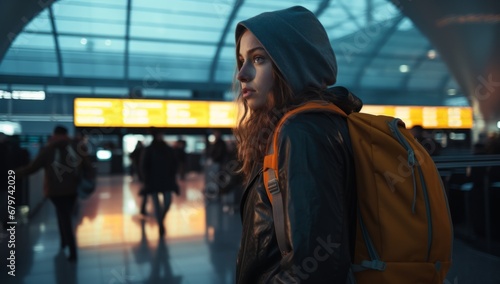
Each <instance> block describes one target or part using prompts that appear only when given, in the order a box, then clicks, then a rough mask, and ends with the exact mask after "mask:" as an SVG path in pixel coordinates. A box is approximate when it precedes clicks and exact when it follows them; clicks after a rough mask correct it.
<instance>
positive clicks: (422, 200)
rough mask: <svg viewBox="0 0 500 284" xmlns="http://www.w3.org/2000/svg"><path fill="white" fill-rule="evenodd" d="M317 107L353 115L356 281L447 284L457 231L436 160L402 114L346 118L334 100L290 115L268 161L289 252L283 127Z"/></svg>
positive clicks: (279, 229) (281, 240)
mask: <svg viewBox="0 0 500 284" xmlns="http://www.w3.org/2000/svg"><path fill="white" fill-rule="evenodd" d="M314 111H316V112H318V111H319V112H325V111H329V112H334V113H337V114H339V115H342V116H344V117H346V118H347V123H348V128H349V136H350V137H351V143H352V148H353V156H354V166H355V177H356V190H357V194H356V195H357V204H358V211H357V212H358V213H357V215H358V216H357V217H358V218H357V229H356V230H357V232H356V240H355V255H354V259H353V264H352V267H351V270H352V272H353V274H352V273H351V274H350V275H351V279H350V280H351V283H355V282H356V283H384V284H391V283H394V284H400V283H405V284H411V283H415V284H416V283H426V284H430V283H436V284H437V283H439V284H442V283H443V281H444V280H445V277H446V274H447V272H448V270H449V268H450V266H451V257H452V247H453V228H452V222H451V217H450V213H449V208H448V201H447V197H446V193H445V190H444V187H443V184H442V181H441V177H440V175H439V173H438V171H437V169H436V166H435V165H434V162H433V160H432V158H431V157H430V156H429V154H428V153H427V151H426V150H425V149H424V148H423V147H422V146H421V145H420V144H419V143H418V141H416V140H415V139H414V138H413V136H412V135H411V133H410V132H409V131H408V130H407V129H406V128H405V125H404V123H403V122H402V121H401V120H400V119H397V118H393V117H389V116H375V115H370V114H364V113H351V114H349V115H346V114H345V113H344V112H343V111H342V110H341V109H340V108H339V107H337V106H336V105H334V104H329V103H321V102H309V103H306V104H304V105H302V106H300V107H298V108H296V109H293V110H292V111H289V112H287V113H286V114H285V115H284V116H283V117H282V118H281V120H280V122H279V123H278V126H277V127H276V129H275V131H274V134H273V141H272V145H271V146H270V148H269V149H268V151H267V153H268V155H266V157H265V159H264V167H263V173H264V184H265V187H266V191H267V195H268V197H269V199H270V200H271V203H272V207H273V218H274V226H275V231H276V237H277V240H278V245H279V247H280V250H281V252H282V253H286V252H287V245H286V239H285V233H284V230H285V229H284V228H285V227H284V218H283V217H284V216H283V214H284V213H283V200H282V197H281V193H280V189H279V183H278V157H277V153H278V149H277V143H278V137H279V132H280V130H281V127H282V125H283V124H284V123H285V121H286V120H287V119H288V118H289V117H291V116H293V115H296V114H297V113H300V112H314ZM352 275H354V278H355V280H354V279H352V278H353V277H352Z"/></svg>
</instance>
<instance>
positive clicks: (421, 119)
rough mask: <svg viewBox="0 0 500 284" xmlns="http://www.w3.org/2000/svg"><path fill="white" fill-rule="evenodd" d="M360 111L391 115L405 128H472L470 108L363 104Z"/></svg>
mask: <svg viewBox="0 0 500 284" xmlns="http://www.w3.org/2000/svg"><path fill="white" fill-rule="evenodd" d="M361 112H364V113H370V114H375V115H387V116H393V117H397V118H399V119H401V120H402V121H404V123H405V125H406V128H411V127H412V126H415V125H420V126H422V127H423V128H440V129H442V128H453V129H459V128H461V129H470V128H472V123H473V118H472V108H470V107H447V106H378V105H377V106H375V105H366V106H363V108H362V109H361Z"/></svg>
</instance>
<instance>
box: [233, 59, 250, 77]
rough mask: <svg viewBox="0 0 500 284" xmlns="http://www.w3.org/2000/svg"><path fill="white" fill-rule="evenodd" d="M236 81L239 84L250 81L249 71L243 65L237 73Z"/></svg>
mask: <svg viewBox="0 0 500 284" xmlns="http://www.w3.org/2000/svg"><path fill="white" fill-rule="evenodd" d="M236 79H238V81H240V82H248V81H249V80H250V74H249V70H248V67H247V65H246V64H245V63H244V64H243V65H242V66H241V68H240V70H239V71H238V74H237V76H236Z"/></svg>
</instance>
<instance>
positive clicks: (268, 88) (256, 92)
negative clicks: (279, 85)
mask: <svg viewBox="0 0 500 284" xmlns="http://www.w3.org/2000/svg"><path fill="white" fill-rule="evenodd" d="M238 60H239V64H238V66H241V67H240V70H239V71H238V75H237V79H238V80H239V81H240V83H241V95H242V97H243V99H244V100H245V101H246V103H247V105H248V107H249V108H250V109H252V110H255V109H259V108H261V107H263V106H265V105H266V103H267V100H268V99H269V98H270V97H271V96H272V95H273V94H272V90H273V85H274V78H273V64H272V61H271V57H270V56H269V55H268V54H267V52H266V51H265V50H264V47H263V46H262V44H261V43H260V42H259V40H258V39H257V38H256V37H255V36H254V35H253V34H252V33H251V32H250V31H248V30H247V31H245V32H244V33H243V35H242V36H241V40H240V47H239V50H238Z"/></svg>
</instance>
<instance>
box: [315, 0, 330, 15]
mask: <svg viewBox="0 0 500 284" xmlns="http://www.w3.org/2000/svg"><path fill="white" fill-rule="evenodd" d="M328 5H330V0H323V1H321V3H319V5H318V8H316V11H314V15H316V17H317V18H319V17H320V16H321V14H323V12H325V10H326V8H328Z"/></svg>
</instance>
